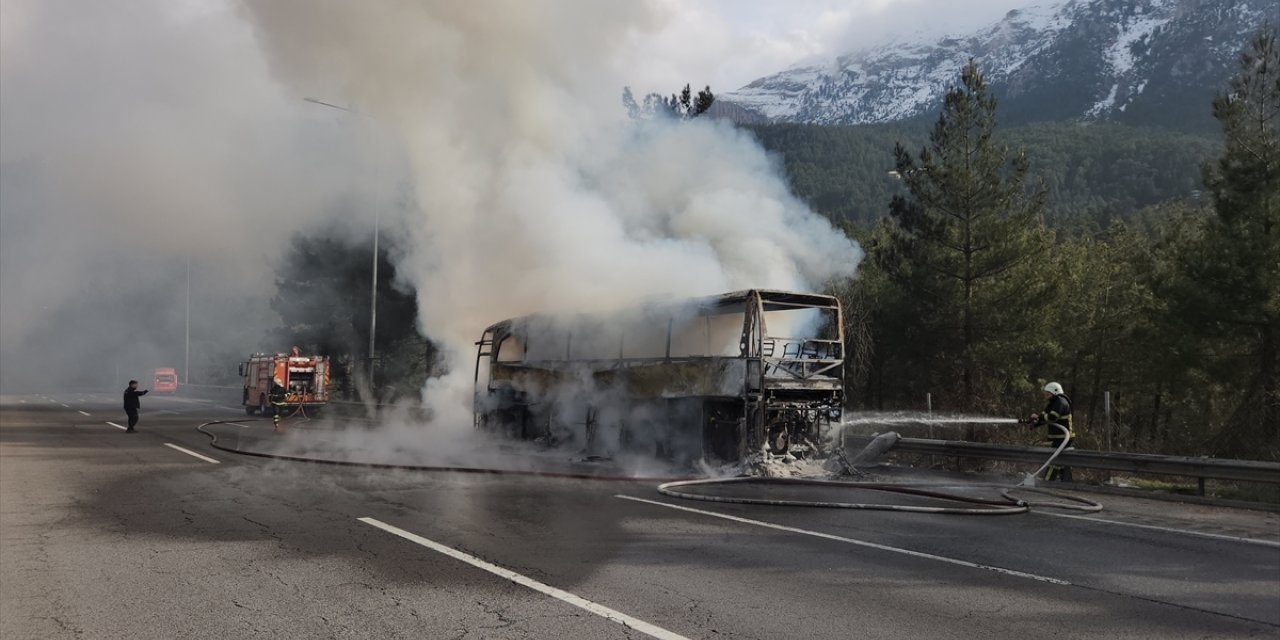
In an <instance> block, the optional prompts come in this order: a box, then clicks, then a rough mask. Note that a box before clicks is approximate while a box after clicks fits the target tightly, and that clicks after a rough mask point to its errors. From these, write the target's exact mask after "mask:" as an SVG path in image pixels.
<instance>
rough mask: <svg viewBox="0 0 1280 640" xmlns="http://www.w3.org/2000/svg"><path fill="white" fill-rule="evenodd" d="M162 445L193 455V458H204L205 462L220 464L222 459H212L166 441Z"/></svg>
mask: <svg viewBox="0 0 1280 640" xmlns="http://www.w3.org/2000/svg"><path fill="white" fill-rule="evenodd" d="M164 446H166V447H169V448H170V449H173V450H175V451H181V452H183V453H185V454H187V455H189V456H192V457H195V458H200V459H201V460H204V461H205V462H208V463H210V464H222V461H221V460H214V459H213V458H210V457H209V456H205V455H200V454H198V453H196V452H194V451H192V450H190V449H183V448H182V447H179V446H178V445H176V444H170V443H168V442H166V443H164Z"/></svg>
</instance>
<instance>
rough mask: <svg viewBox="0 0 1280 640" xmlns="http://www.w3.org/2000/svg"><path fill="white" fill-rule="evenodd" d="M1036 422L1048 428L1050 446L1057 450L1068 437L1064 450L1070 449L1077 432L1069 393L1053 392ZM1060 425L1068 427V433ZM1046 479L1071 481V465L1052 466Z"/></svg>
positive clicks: (1047, 472)
mask: <svg viewBox="0 0 1280 640" xmlns="http://www.w3.org/2000/svg"><path fill="white" fill-rule="evenodd" d="M1036 424H1037V425H1043V426H1044V427H1045V428H1046V429H1047V430H1048V432H1047V433H1046V435H1047V436H1048V438H1049V446H1050V447H1053V448H1054V449H1055V450H1056V449H1057V448H1058V447H1061V446H1062V441H1063V439H1066V441H1067V443H1066V447H1064V450H1065V449H1070V448H1071V446H1072V442H1073V441H1074V440H1075V437H1076V434H1075V431H1074V430H1072V427H1071V399H1070V398H1068V397H1067V394H1065V393H1055V394H1053V395H1052V396H1051V397H1050V398H1049V403H1048V404H1047V405H1046V406H1045V408H1044V412H1043V413H1041V414H1040V417H1039V418H1038V419H1037V420H1036ZM1054 425H1057V426H1054ZM1058 427H1062V429H1066V433H1063V431H1062V429H1059V428H1058ZM1045 480H1061V481H1063V482H1071V467H1059V466H1057V465H1053V466H1050V467H1049V469H1048V470H1047V471H1046V472H1045Z"/></svg>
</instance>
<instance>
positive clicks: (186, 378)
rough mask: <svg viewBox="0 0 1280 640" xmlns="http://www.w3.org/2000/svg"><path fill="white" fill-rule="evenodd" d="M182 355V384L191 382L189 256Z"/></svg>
mask: <svg viewBox="0 0 1280 640" xmlns="http://www.w3.org/2000/svg"><path fill="white" fill-rule="evenodd" d="M185 344H186V346H185V348H184V349H183V355H182V384H191V258H190V257H188V258H187V339H186V343H185Z"/></svg>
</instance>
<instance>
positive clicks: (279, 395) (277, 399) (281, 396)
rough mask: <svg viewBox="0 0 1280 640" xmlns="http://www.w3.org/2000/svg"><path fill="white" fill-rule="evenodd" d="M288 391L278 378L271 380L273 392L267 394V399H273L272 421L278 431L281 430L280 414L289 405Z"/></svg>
mask: <svg viewBox="0 0 1280 640" xmlns="http://www.w3.org/2000/svg"><path fill="white" fill-rule="evenodd" d="M287 393H288V390H286V389H285V388H284V385H281V384H280V382H279V381H278V380H272V381H271V392H270V393H269V394H267V399H268V400H270V401H271V422H272V423H273V424H274V425H275V428H276V431H279V430H280V416H281V415H282V414H283V413H284V412H285V411H286V409H287V407H288V403H287V395H286V394H287Z"/></svg>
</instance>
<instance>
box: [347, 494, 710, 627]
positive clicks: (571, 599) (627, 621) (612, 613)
mask: <svg viewBox="0 0 1280 640" xmlns="http://www.w3.org/2000/svg"><path fill="white" fill-rule="evenodd" d="M357 520H359V521H360V522H363V523H365V524H367V525H371V526H374V527H377V528H379V529H382V530H383V531H386V532H387V533H391V534H393V535H397V536H400V537H401V538H404V539H405V540H408V541H410V542H414V543H417V544H420V545H422V546H424V547H426V548H428V549H431V550H432V551H436V552H439V553H443V554H444V555H446V556H449V557H450V558H453V559H455V560H461V561H463V562H465V563H467V564H469V565H471V566H473V567H478V568H480V569H484V570H485V571H488V572H489V573H492V574H494V575H496V576H499V577H501V578H505V579H507V580H510V581H512V582H514V583H516V584H518V585H521V586H524V587H528V588H530V589H533V590H534V591H537V592H538V593H542V594H545V595H548V596H551V597H552V598H555V599H557V600H561V601H563V602H567V603H569V604H571V605H573V606H575V607H578V608H579V609H584V610H586V611H590V612H591V613H594V614H596V615H598V616H600V617H602V618H604V619H606V620H609V621H610V622H616V623H618V624H620V625H622V626H624V627H628V628H631V629H635V630H636V631H639V632H640V633H643V634H645V635H648V636H650V637H654V638H659V639H660V640H689V639H688V638H686V637H684V636H682V635H679V634H677V633H673V632H671V631H667V630H666V629H663V628H662V627H659V626H656V625H652V624H649V623H648V622H645V621H643V620H639V619H637V618H633V617H631V616H629V615H627V614H625V613H622V612H619V611H616V610H614V609H610V608H609V607H606V606H604V605H600V604H596V603H594V602H592V601H590V600H587V599H585V598H581V597H578V596H575V595H573V594H572V593H569V592H568V591H562V590H560V589H557V588H555V587H552V586H550V585H545V584H543V583H541V582H538V581H537V580H534V579H532V578H527V577H525V576H523V575H520V574H518V573H516V572H514V571H510V570H508V569H503V568H502V567H499V566H498V565H496V564H492V563H489V562H485V561H484V560H481V559H480V558H477V557H475V556H472V555H469V554H466V553H463V552H461V551H457V550H455V549H453V548H451V547H446V546H444V545H442V544H440V543H438V542H433V541H431V540H428V539H426V538H424V537H422V536H420V535H417V534H414V533H409V532H408V531H405V530H404V529H401V528H399V527H393V526H391V525H389V524H387V523H385V522H382V521H380V520H375V519H373V518H357Z"/></svg>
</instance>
